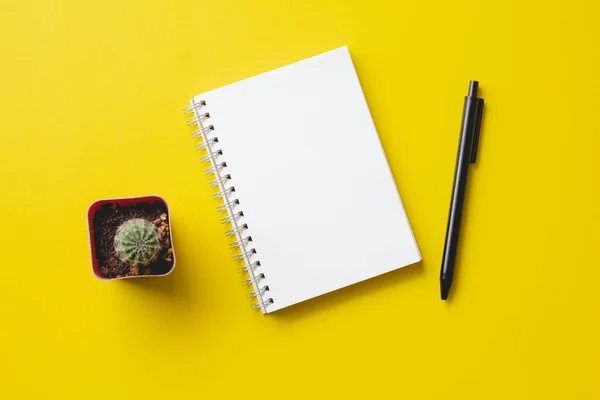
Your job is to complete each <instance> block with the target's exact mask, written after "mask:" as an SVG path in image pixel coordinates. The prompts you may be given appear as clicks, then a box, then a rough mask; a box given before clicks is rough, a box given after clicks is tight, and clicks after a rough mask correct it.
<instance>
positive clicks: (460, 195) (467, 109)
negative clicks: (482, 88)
mask: <svg viewBox="0 0 600 400" xmlns="http://www.w3.org/2000/svg"><path fill="white" fill-rule="evenodd" d="M469 89H470V90H469V96H466V97H465V104H464V108H463V116H462V123H461V130H460V140H459V144H458V155H457V157H456V167H455V170H454V184H453V186H452V200H451V202H450V212H449V216H448V226H447V227H446V240H445V242H444V255H443V258H442V268H441V270H440V280H442V281H448V282H450V281H451V280H452V278H453V276H454V263H455V261H456V253H457V249H458V240H459V234H460V225H461V219H462V212H463V203H464V200H465V189H466V186H467V175H468V171H469V162H470V152H471V145H472V141H473V132H474V128H475V121H476V111H477V104H478V101H479V99H478V98H477V97H476V93H477V86H476V85H475V86H474V87H473V85H471V87H470V88H469ZM471 93H474V94H475V96H471Z"/></svg>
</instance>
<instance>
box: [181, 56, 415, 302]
mask: <svg viewBox="0 0 600 400" xmlns="http://www.w3.org/2000/svg"><path fill="white" fill-rule="evenodd" d="M186 111H188V112H191V113H193V114H194V117H193V118H192V119H191V120H190V121H189V122H190V125H194V126H197V130H196V131H195V132H194V133H193V136H194V137H195V138H197V139H198V141H199V143H197V145H196V146H197V148H198V149H199V150H200V151H201V152H203V157H202V161H205V162H207V163H209V164H210V167H208V168H207V169H206V173H207V174H211V175H213V174H214V180H213V181H211V182H210V185H211V186H213V187H218V189H219V192H218V193H217V194H216V195H215V198H216V199H218V200H219V201H220V202H221V203H220V205H219V206H218V210H219V211H220V212H222V213H223V214H224V217H223V219H222V222H223V223H226V224H230V225H231V226H230V229H229V230H228V231H227V235H228V236H231V237H232V244H231V246H232V247H233V248H239V254H238V255H237V256H236V260H238V261H239V262H240V264H241V267H240V268H241V271H242V272H243V273H245V274H247V284H248V286H250V287H251V288H252V289H250V290H252V293H251V296H253V297H254V298H255V299H256V303H255V307H256V308H257V309H260V310H261V311H262V312H263V313H270V312H273V311H276V310H279V309H282V308H284V307H288V306H290V305H293V304H296V303H299V302H301V301H304V300H307V299H310V298H313V297H316V296H320V295H322V294H325V293H328V292H331V291H334V290H336V289H340V288H342V287H345V286H348V285H352V284H355V283H357V282H360V281H363V280H366V279H369V278H372V277H375V276H377V275H380V274H383V273H386V272H389V271H392V270H395V269H398V268H401V267H404V266H407V265H410V264H413V263H416V262H418V261H420V260H421V255H420V253H419V249H418V247H417V244H416V242H415V238H414V236H413V233H412V231H411V228H410V225H409V222H408V219H407V217H406V213H405V211H404V207H403V205H402V202H401V200H400V196H399V194H398V191H397V189H396V185H395V183H394V179H393V177H392V174H391V172H390V168H389V165H388V163H387V160H386V157H385V154H384V152H383V149H382V147H381V143H380V141H379V137H378V134H377V131H376V129H375V125H374V123H373V120H372V118H371V114H370V112H369V108H368V106H367V102H366V100H365V97H364V95H363V92H362V89H361V86H360V83H359V81H358V77H357V75H356V71H355V69H354V66H353V63H352V59H351V58H350V53H349V52H348V48H347V47H342V48H339V49H336V50H333V51H330V52H327V53H324V54H321V55H318V56H315V57H312V58H309V59H306V60H303V61H299V62H296V63H294V64H290V65H288V66H285V67H282V68H279V69H276V70H273V71H270V72H267V73H264V74H261V75H258V76H255V77H253V78H249V79H246V80H243V81H240V82H237V83H233V84H231V85H228V86H224V87H221V88H219V89H215V90H212V91H209V92H206V93H204V94H201V95H198V96H196V97H194V98H193V99H192V100H191V104H190V106H188V107H187V108H186Z"/></svg>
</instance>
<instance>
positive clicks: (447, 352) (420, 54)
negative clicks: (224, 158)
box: [0, 0, 600, 399]
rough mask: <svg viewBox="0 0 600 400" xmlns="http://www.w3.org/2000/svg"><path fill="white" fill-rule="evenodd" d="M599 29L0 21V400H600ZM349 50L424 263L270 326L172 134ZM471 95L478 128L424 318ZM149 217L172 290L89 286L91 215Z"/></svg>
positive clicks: (271, 319)
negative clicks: (462, 207)
mask: <svg viewBox="0 0 600 400" xmlns="http://www.w3.org/2000/svg"><path fill="white" fill-rule="evenodd" d="M599 11H600V8H599V6H598V4H597V2H594V1H587V2H585V1H559V2H557V1H537V2H533V1H501V2H500V1H498V2H486V1H451V2H450V1H449V2H444V3H442V2H440V3H435V2H429V1H413V2H408V1H399V2H393V1H369V2H367V1H364V0H363V1H328V0H321V1H314V2H313V1H306V0H304V1H293V2H292V1H287V2H284V1H268V2H263V1H248V2H244V1H235V2H230V1H211V2H209V1H200V0H195V1H170V2H168V1H104V2H86V1H68V2H67V1H53V2H43V1H35V2H32V1H25V0H19V1H13V0H10V1H3V2H2V4H1V5H0V57H1V62H0V135H1V137H0V195H1V196H0V221H2V224H1V226H0V260H1V261H0V263H1V267H0V268H1V269H0V324H1V327H0V397H2V398H5V399H12V398H40V399H43V398H61V399H62V398H110V399H117V398H123V399H127V398H129V399H131V398H140V399H170V398H186V399H187V398H189V399H203V398H228V397H234V396H235V397H238V398H245V397H246V398H261V399H281V398H283V399H285V398H327V397H329V398H339V397H347V398H359V397H364V398H403V399H414V398H446V399H506V398H512V399H531V398H552V399H554V398H556V399H567V398H568V399H597V398H599V397H600V379H599V378H600V340H599V335H600V324H599V322H598V321H599V315H598V314H599V311H600V290H599V287H598V285H599V284H600V268H599V267H600V262H599V256H598V250H599V248H600V233H599V232H600V231H599V222H600V212H599V210H600V189H599V178H598V173H599V171H600V162H599V158H600V154H599V150H600V135H599V131H600V122H599V119H598V110H599V107H598V106H599V102H600V100H599V94H600V75H599V73H598V71H599V70H600V69H599V68H600V56H599V53H598V39H600V24H599V23H598V21H599V17H600V13H599ZM342 45H348V46H349V48H350V52H351V54H352V56H353V59H354V62H355V65H356V68H357V71H358V75H359V77H360V79H361V82H362V85H363V88H364V91H365V94H366V97H367V100H368V102H369V105H370V107H371V110H372V113H373V117H374V119H375V122H376V125H377V127H378V130H379V133H380V136H381V140H382V142H383V145H384V148H385V151H386V153H387V155H388V158H389V162H390V164H391V167H392V170H393V173H394V175H395V178H396V181H397V184H398V187H399V190H400V193H401V194H402V197H403V200H404V203H405V206H406V210H407V212H408V215H409V218H410V220H411V223H412V226H413V229H414V232H415V235H416V238H417V241H418V244H419V246H420V249H421V252H422V255H423V263H422V264H421V265H419V266H414V267H409V268H405V269H403V270H399V271H396V272H394V273H390V274H388V275H385V276H383V277H379V278H377V279H373V280H372V281H369V282H366V283H363V284H360V285H356V286H354V287H351V288H348V289H346V290H342V291H339V292H336V293H333V294H329V295H327V296H324V297H321V298H318V299H315V300H312V301H310V302H307V303H305V304H301V305H298V306H295V307H293V308H289V309H287V310H283V311H281V312H279V313H276V314H275V315H270V316H266V317H265V316H262V315H261V314H260V313H256V312H252V311H251V310H250V308H249V302H248V301H247V300H246V298H245V294H246V291H245V289H244V288H243V287H241V286H240V284H239V282H240V280H241V277H240V276H239V275H237V272H236V267H237V265H235V263H234V262H233V261H231V256H232V254H233V253H232V252H231V251H230V250H229V248H228V246H227V240H226V239H225V238H224V236H223V232H224V227H223V226H222V225H220V224H219V222H218V220H219V218H220V217H221V216H219V215H217V213H216V212H215V206H216V204H215V203H214V202H213V200H212V199H211V194H212V192H211V190H209V188H208V186H207V182H208V180H209V178H207V177H205V176H204V175H203V174H202V170H203V168H204V166H203V165H200V163H199V161H198V154H197V153H196V152H195V150H194V142H193V140H192V139H191V138H190V136H189V133H190V129H188V127H187V126H186V124H185V121H186V118H185V116H184V115H183V114H182V113H181V108H182V107H183V106H185V105H186V104H187V101H188V99H189V98H190V97H191V96H193V95H194V94H197V93H201V92H203V91H206V90H210V89H213V88H216V87H219V86H221V85H224V84H227V83H231V82H233V81H237V80H239V79H242V78H246V77H249V76H252V75H254V74H257V73H260V72H264V71H267V70H270V69H272V68H275V67H279V66H282V65H285V64H288V63H290V62H293V61H297V60H300V59H303V58H306V57H309V56H312V55H315V54H318V53H321V52H324V51H327V50H330V49H333V48H336V47H339V46H342ZM470 79H478V80H480V82H481V95H482V96H483V97H484V98H485V101H486V107H487V108H486V110H485V112H484V114H485V115H484V123H483V132H482V137H481V147H480V153H479V162H478V163H477V165H475V166H474V167H473V168H472V169H471V172H470V184H469V190H468V203H467V207H468V212H467V213H466V216H465V219H464V230H463V231H462V233H463V236H462V239H463V240H462V246H461V250H462V251H461V252H460V254H459V263H458V267H457V276H456V279H455V283H454V286H453V290H452V293H451V296H452V298H451V301H449V302H442V301H440V300H439V288H438V274H439V266H440V260H441V255H442V247H443V240H444V234H445V228H446V220H447V212H448V205H449V199H450V191H451V184H452V177H453V172H454V162H455V156H456V148H457V141H458V133H459V125H460V116H461V112H462V106H463V96H464V95H465V94H466V91H467V86H468V81H469V80H470ZM268 117H269V116H268V115H257V116H256V118H268ZM357 162H359V160H357ZM150 193H156V194H160V195H162V196H164V197H166V198H167V200H168V201H169V202H170V205H171V213H172V218H173V228H174V232H173V233H174V240H175V249H176V253H177V260H178V264H177V268H176V270H175V272H174V273H173V274H172V275H171V276H169V277H167V278H160V279H147V280H137V281H135V282H131V281H129V282H123V281H121V282H109V283H106V282H100V281H98V280H96V279H95V278H93V276H92V274H91V272H90V265H89V264H90V262H89V255H88V238H87V228H86V218H85V215H86V210H87V207H88V205H89V204H90V203H91V202H92V201H94V200H96V199H99V198H105V197H121V196H130V195H142V194H150ZM299 250H300V249H299Z"/></svg>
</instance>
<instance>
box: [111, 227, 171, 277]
mask: <svg viewBox="0 0 600 400" xmlns="http://www.w3.org/2000/svg"><path fill="white" fill-rule="evenodd" d="M114 245H115V251H116V252H117V256H118V257H119V258H120V259H121V261H123V262H125V263H127V264H129V265H130V266H132V267H135V266H140V267H144V266H146V265H148V264H150V263H151V262H152V261H154V260H155V259H156V257H157V255H158V253H159V251H160V248H161V244H160V235H159V233H158V231H157V230H156V228H155V227H154V224H152V222H150V221H148V220H146V219H141V218H136V219H130V220H129V221H126V222H124V223H123V224H122V225H121V226H120V227H119V228H118V229H117V233H116V234H115V243H114Z"/></svg>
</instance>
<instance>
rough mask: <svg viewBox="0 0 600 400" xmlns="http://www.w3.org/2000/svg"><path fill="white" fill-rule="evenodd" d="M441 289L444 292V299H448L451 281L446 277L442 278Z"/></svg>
mask: <svg viewBox="0 0 600 400" xmlns="http://www.w3.org/2000/svg"><path fill="white" fill-rule="evenodd" d="M440 291H441V294H442V300H448V294H449V293H450V281H448V280H446V279H443V280H441V281H440Z"/></svg>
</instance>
